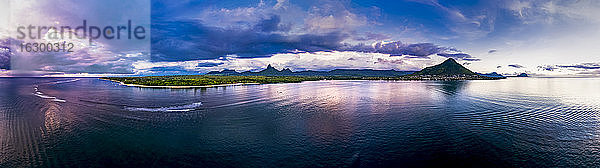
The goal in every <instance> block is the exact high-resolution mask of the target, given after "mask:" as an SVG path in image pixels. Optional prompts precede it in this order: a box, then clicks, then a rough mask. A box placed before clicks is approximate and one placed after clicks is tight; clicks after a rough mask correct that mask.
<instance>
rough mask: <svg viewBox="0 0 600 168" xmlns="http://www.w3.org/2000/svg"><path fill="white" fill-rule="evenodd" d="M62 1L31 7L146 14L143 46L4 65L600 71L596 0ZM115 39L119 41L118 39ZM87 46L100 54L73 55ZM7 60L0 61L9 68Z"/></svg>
mask: <svg viewBox="0 0 600 168" xmlns="http://www.w3.org/2000/svg"><path fill="white" fill-rule="evenodd" d="M4 1H10V0H4ZM11 2H12V1H11ZM26 2H27V1H25V2H21V1H17V2H12V5H10V6H11V7H10V8H11V9H10V11H12V13H13V14H12V15H10V16H9V18H11V17H12V18H14V17H15V14H14V13H17V15H19V14H22V13H20V11H31V9H32V8H36V6H35V5H33V6H32V5H21V4H22V3H23V4H26ZM59 3H67V4H70V5H71V6H72V8H69V9H62V10H44V11H42V12H40V13H38V14H31V15H33V17H35V16H40V17H41V16H43V17H44V18H46V20H47V18H49V17H50V18H51V19H54V21H56V22H65V18H71V20H69V19H66V20H68V21H67V22H74V23H77V19H72V17H68V16H70V15H78V14H79V15H81V14H82V13H84V14H85V15H86V18H89V16H90V15H91V16H92V17H93V18H99V19H100V20H102V19H104V20H106V19H107V18H108V20H111V21H112V20H123V19H124V18H125V17H127V18H128V19H132V18H133V19H134V20H142V21H145V20H147V18H146V17H148V16H144V14H146V15H149V18H150V20H151V22H150V24H151V25H150V26H151V37H152V38H151V39H149V41H147V43H143V44H147V45H148V46H149V47H147V48H143V47H142V48H141V49H140V47H136V48H135V49H132V48H131V47H130V46H134V45H129V44H127V45H125V44H119V45H115V44H111V42H106V43H103V41H100V42H98V43H97V44H96V45H94V46H93V47H96V48H102V49H101V50H102V51H103V52H100V54H99V53H98V52H97V50H98V49H94V50H90V49H86V50H85V52H78V53H77V54H67V55H58V56H57V55H52V56H49V57H52V58H53V59H34V60H37V62H36V63H35V64H33V66H29V64H27V65H28V66H17V69H15V68H12V69H13V70H11V71H18V68H20V67H27V68H22V70H23V71H35V72H36V73H34V74H48V73H49V72H51V73H52V74H72V73H83V72H87V73H102V74H106V73H118V74H123V73H125V74H139V75H160V74H199V73H205V72H208V71H212V70H222V69H235V70H239V71H246V70H258V69H262V68H264V67H266V66H267V65H268V64H272V65H273V66H275V67H276V68H291V69H292V70H330V69H336V68H360V69H396V70H419V69H421V68H424V67H426V66H431V65H434V64H436V63H439V62H441V61H443V60H444V59H447V58H455V59H457V60H459V62H461V63H462V64H463V65H465V66H466V67H468V68H470V69H472V70H474V71H478V72H494V71H495V72H499V73H505V74H512V73H521V72H527V73H531V74H537V75H559V76H563V75H586V76H590V75H596V76H597V75H598V74H600V64H599V62H600V61H599V60H600V47H596V46H595V44H597V42H598V40H597V39H600V31H598V30H600V29H599V28H600V17H598V16H600V12H599V11H600V3H597V2H595V1H593V0H485V1H479V0H463V1H458V0H398V1H324V0H299V1H295V0H272V1H269V0H263V1H259V0H255V1H254V0H253V1H239V0H218V1H217V0H207V1H166V0H165V1H162V0H153V1H143V0H138V1H136V3H138V4H140V3H141V4H143V5H140V6H141V7H139V8H140V9H137V10H132V8H131V5H134V4H135V3H133V4H130V5H116V6H115V5H113V6H110V7H107V9H109V10H110V11H111V13H113V14H114V13H116V16H115V17H113V16H107V15H108V14H107V12H102V11H98V12H97V13H93V12H89V10H90V9H89V8H88V10H85V11H83V10H82V11H79V9H80V7H81V6H84V7H85V6H98V4H97V3H81V2H77V3H74V2H71V1H68V0H63V1H60V2H59ZM114 3H121V4H123V3H122V2H120V1H115V2H114ZM41 4H44V3H41ZM108 4H110V3H108ZM134 6H135V5H134ZM40 7H41V5H40ZM44 7H45V6H44ZM53 7H54V8H64V7H63V6H58V5H57V6H53ZM144 7H147V8H149V9H148V10H144ZM45 8H48V7H45ZM51 8H52V7H51ZM90 8H91V7H90ZM107 9H104V10H107ZM134 9H135V8H134ZM92 11H93V9H92ZM132 11H133V12H137V13H134V14H133V15H132V14H131V12H132ZM52 16H53V17H52ZM115 18H117V19H115ZM13 20H14V19H13ZM6 25H10V24H6ZM4 27H5V29H8V30H6V31H8V32H10V31H11V29H12V27H11V26H4ZM0 33H2V31H0ZM5 34H10V33H5ZM0 35H1V34H0ZM0 37H2V36H0ZM4 39H5V40H4V41H7V39H10V35H5V36H4ZM123 45H125V46H127V47H120V48H119V47H116V46H123ZM88 48H89V46H88ZM3 55H7V54H3ZM98 55H100V56H98ZM12 57H13V58H18V57H19V56H18V55H13V56H12ZM88 57H93V58H99V57H100V59H98V60H101V61H95V62H94V61H86V60H91V59H82V58H88ZM40 60H41V61H40ZM0 61H1V59H0ZM12 63H13V64H15V65H19V64H18V62H15V61H13V62H12ZM58 65H60V66H58ZM0 66H1V64H0ZM11 71H3V73H4V74H5V75H9V76H10V75H11V74H14V72H11Z"/></svg>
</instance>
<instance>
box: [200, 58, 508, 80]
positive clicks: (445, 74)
mask: <svg viewBox="0 0 600 168" xmlns="http://www.w3.org/2000/svg"><path fill="white" fill-rule="evenodd" d="M206 75H219V76H348V77H398V78H401V79H406V80H470V79H503V78H506V77H504V76H502V75H500V74H497V73H495V72H494V73H490V74H477V73H475V72H473V71H471V70H469V69H467V68H465V67H464V66H462V65H460V64H459V63H458V62H456V60H454V59H452V58H449V59H447V60H446V61H444V62H443V63H441V64H438V65H435V66H431V67H427V68H425V69H423V70H421V71H416V72H415V71H396V70H372V69H335V70H331V71H297V72H292V71H291V70H290V69H288V68H285V69H283V70H277V69H275V68H274V67H273V66H271V65H268V66H267V68H266V69H264V70H261V71H258V72H251V71H246V72H241V73H240V72H236V71H235V70H223V71H211V72H209V73H207V74H206Z"/></svg>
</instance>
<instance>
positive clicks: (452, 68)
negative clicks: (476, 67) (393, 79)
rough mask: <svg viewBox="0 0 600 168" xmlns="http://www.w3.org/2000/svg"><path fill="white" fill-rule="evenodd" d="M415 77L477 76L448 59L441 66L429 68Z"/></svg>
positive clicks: (417, 73) (416, 73)
mask: <svg viewBox="0 0 600 168" xmlns="http://www.w3.org/2000/svg"><path fill="white" fill-rule="evenodd" d="M413 75H438V76H453V75H477V74H475V73H474V72H473V71H471V70H469V69H467V68H465V67H464V66H462V65H460V64H459V63H458V62H456V60H454V59H453V58H448V59H447V60H446V61H444V62H442V63H441V64H438V65H435V66H431V67H427V68H425V69H423V70H421V71H419V72H415V73H414V74H413Z"/></svg>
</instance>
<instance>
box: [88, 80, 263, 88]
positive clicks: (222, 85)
mask: <svg viewBox="0 0 600 168" xmlns="http://www.w3.org/2000/svg"><path fill="white" fill-rule="evenodd" d="M98 79H100V80H106V81H111V82H116V83H119V84H120V85H125V86H130V87H139V88H160V89H192V88H212V87H227V86H243V85H260V83H233V84H221V85H202V86H148V85H138V84H126V83H123V82H121V81H117V80H110V79H103V78H98Z"/></svg>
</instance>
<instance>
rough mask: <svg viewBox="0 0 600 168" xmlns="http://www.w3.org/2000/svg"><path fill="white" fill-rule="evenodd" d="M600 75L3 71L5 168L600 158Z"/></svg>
mask: <svg viewBox="0 0 600 168" xmlns="http://www.w3.org/2000/svg"><path fill="white" fill-rule="evenodd" d="M598 165H600V79H598V78H509V79H506V80H499V81H312V82H302V83H290V84H266V85H251V86H230V87H219V88H205V89H149V88H136V87H127V86H120V85H118V84H116V83H113V82H109V81H103V80H99V79H93V78H80V79H79V78H0V167H430V166H444V167H450V166H463V167H598Z"/></svg>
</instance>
